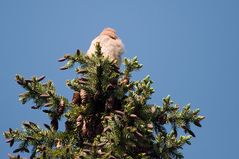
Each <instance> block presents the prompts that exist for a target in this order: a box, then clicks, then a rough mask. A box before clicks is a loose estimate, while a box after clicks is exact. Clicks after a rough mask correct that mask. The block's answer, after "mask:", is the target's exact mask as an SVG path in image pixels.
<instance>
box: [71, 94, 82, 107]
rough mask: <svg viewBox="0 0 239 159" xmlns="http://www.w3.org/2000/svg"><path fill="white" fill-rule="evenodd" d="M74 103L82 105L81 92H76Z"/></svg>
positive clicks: (73, 98)
mask: <svg viewBox="0 0 239 159" xmlns="http://www.w3.org/2000/svg"><path fill="white" fill-rule="evenodd" d="M72 103H73V104H76V105H80V103H81V96H80V92H78V91H75V92H74V94H73V97H72Z"/></svg>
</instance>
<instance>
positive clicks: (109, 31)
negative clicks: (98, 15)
mask: <svg viewBox="0 0 239 159" xmlns="http://www.w3.org/2000/svg"><path fill="white" fill-rule="evenodd" d="M100 35H107V36H109V37H111V38H112V39H117V38H118V37H117V35H116V31H115V30H114V29H112V28H105V29H104V30H103V31H102V32H101V33H100Z"/></svg>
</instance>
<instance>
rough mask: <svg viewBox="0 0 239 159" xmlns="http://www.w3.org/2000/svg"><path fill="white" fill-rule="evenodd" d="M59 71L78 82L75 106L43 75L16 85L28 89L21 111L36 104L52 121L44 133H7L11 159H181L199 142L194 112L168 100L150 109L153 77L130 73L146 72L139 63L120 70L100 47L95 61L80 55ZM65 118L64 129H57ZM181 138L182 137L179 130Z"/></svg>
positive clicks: (26, 128) (71, 83)
mask: <svg viewBox="0 0 239 159" xmlns="http://www.w3.org/2000/svg"><path fill="white" fill-rule="evenodd" d="M58 61H59V62H63V61H67V62H66V64H65V65H64V66H63V67H61V68H60V69H61V70H67V69H70V68H75V71H76V73H77V74H78V77H77V78H75V79H72V80H67V81H66V84H67V86H68V87H69V88H70V89H71V90H72V91H73V97H72V100H69V99H67V98H65V97H63V96H61V95H59V94H57V92H56V89H55V87H54V85H53V82H52V81H47V82H43V80H44V78H45V76H41V77H33V78H32V79H30V80H29V79H25V78H24V77H22V76H20V75H16V82H17V83H18V84H19V85H20V86H22V87H23V88H24V89H25V92H24V93H22V94H20V95H19V100H20V102H21V103H22V104H25V103H27V102H28V101H30V100H32V101H33V102H34V103H35V105H34V106H32V107H31V108H32V109H37V110H40V111H42V112H43V113H45V114H47V115H48V117H49V118H50V123H45V124H44V126H45V127H44V128H41V127H40V126H39V125H38V124H36V123H33V122H31V121H29V122H24V123H23V124H22V125H23V129H22V130H18V129H17V130H13V129H11V128H9V130H8V131H6V132H5V133H4V135H5V138H6V139H7V141H6V142H7V143H9V144H10V146H13V144H15V143H16V144H17V148H16V149H15V150H13V153H14V155H13V154H9V157H10V158H11V159H20V158H22V157H20V154H21V153H29V158H31V159H33V158H36V159H58V158H59V159H81V158H82V159H93V158H99V159H100V158H102V159H181V158H183V154H182V152H181V151H180V150H181V149H182V148H183V146H184V145H185V144H189V145H190V139H191V138H192V137H195V134H194V132H193V131H192V130H191V127H190V126H191V124H194V125H196V126H198V127H201V124H200V121H201V120H203V119H204V116H201V115H199V109H196V110H191V108H190V105H189V104H188V105H186V106H183V107H182V108H181V109H180V108H179V106H178V104H175V103H174V102H173V101H172V99H171V97H170V96H167V97H165V98H164V99H163V100H162V105H156V104H150V103H149V102H148V100H149V99H150V97H151V95H152V93H154V89H153V88H152V87H151V84H152V80H151V79H150V77H149V76H146V77H145V78H144V79H142V80H139V81H133V80H132V79H131V76H132V72H134V71H136V70H139V69H140V68H141V67H142V65H141V64H139V63H138V60H137V58H136V57H135V58H133V59H127V58H125V59H124V60H123V64H124V69H123V70H122V71H121V70H120V69H119V67H118V66H117V65H116V61H111V60H110V59H108V58H105V57H103V54H102V52H101V47H100V44H97V45H96V52H95V54H93V55H92V56H91V57H88V56H86V55H85V54H82V53H81V52H80V51H79V50H77V51H76V53H74V54H72V55H64V57H63V58H60V59H59V60H58ZM62 118H65V123H64V124H65V128H64V129H63V130H60V129H58V123H59V122H62V121H61V119H62ZM180 129H181V130H183V131H181V130H180Z"/></svg>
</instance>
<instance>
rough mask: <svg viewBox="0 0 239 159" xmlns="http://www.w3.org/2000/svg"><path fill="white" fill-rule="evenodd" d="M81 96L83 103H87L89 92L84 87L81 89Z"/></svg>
mask: <svg viewBox="0 0 239 159" xmlns="http://www.w3.org/2000/svg"><path fill="white" fill-rule="evenodd" d="M80 98H81V103H82V104H86V102H87V99H88V94H87V92H86V91H85V90H84V89H81V90H80Z"/></svg>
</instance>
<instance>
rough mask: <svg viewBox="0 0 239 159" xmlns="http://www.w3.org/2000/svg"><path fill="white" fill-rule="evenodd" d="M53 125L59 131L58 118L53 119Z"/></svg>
mask: <svg viewBox="0 0 239 159" xmlns="http://www.w3.org/2000/svg"><path fill="white" fill-rule="evenodd" d="M51 127H52V129H53V130H55V131H57V130H58V120H57V119H56V118H53V119H52V120H51Z"/></svg>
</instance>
